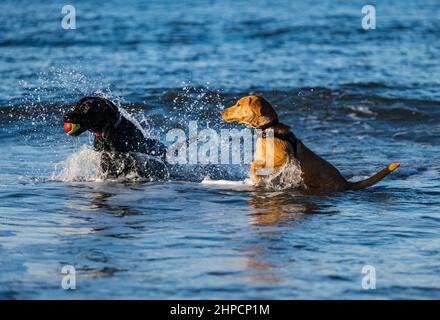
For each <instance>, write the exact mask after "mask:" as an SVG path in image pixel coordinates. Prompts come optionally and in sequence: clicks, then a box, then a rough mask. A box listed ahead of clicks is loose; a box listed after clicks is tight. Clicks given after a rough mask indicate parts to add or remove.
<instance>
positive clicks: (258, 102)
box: [249, 96, 277, 119]
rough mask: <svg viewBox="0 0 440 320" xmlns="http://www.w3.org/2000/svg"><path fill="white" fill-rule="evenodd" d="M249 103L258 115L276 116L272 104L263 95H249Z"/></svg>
mask: <svg viewBox="0 0 440 320" xmlns="http://www.w3.org/2000/svg"><path fill="white" fill-rule="evenodd" d="M249 104H250V105H251V106H252V110H253V111H254V112H255V114H256V115H257V116H259V117H261V116H262V117H268V118H274V119H276V118H277V115H276V113H275V110H274V109H273V107H272V105H271V104H270V103H269V101H267V100H266V99H264V98H263V97H259V96H253V97H250V101H249Z"/></svg>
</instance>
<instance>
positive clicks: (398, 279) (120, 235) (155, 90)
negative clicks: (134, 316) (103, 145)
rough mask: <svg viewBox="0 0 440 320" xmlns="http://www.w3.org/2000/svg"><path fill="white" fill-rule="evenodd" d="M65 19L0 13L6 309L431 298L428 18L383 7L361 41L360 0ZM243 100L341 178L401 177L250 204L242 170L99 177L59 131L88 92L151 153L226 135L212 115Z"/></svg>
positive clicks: (90, 10) (82, 144)
mask: <svg viewBox="0 0 440 320" xmlns="http://www.w3.org/2000/svg"><path fill="white" fill-rule="evenodd" d="M64 4H65V3H61V2H59V3H55V4H54V3H52V2H47V3H46V2H42V3H38V4H37V3H34V2H32V4H26V3H24V2H18V3H17V2H15V1H2V2H1V3H0V50H1V51H0V52H1V55H0V57H1V60H0V74H1V76H2V82H1V84H0V88H1V89H0V102H1V107H0V124H1V127H0V139H1V140H0V141H1V152H0V298H2V299H12V298H38V299H44V298H56V299H58V298H62V299H66V298H88V299H89V298H147V299H167V298H191V299H195V298H201V299H214V298H224V299H230V298H232V299H234V298H245V299H254V298H255V299H271V298H277V299H292V298H331V299H334V298H350V299H355V298H361V299H370V298H371V299H378V298H381V299H382V298H394V299H396V298H430V299H433V298H439V297H440V262H439V261H440V259H439V258H440V236H439V231H438V230H439V227H440V215H439V213H440V212H439V206H440V200H439V199H440V153H439V145H440V140H439V138H440V102H439V101H440V94H439V92H440V90H439V82H440V77H439V76H440V72H439V64H438V61H439V60H438V58H439V53H440V50H439V49H440V42H439V41H438V40H439V39H438V35H439V30H440V20H439V19H438V17H439V16H440V6H439V4H438V2H436V1H422V2H417V4H414V5H411V4H406V3H405V5H403V4H402V3H401V2H399V1H387V4H382V3H381V4H378V5H377V13H378V26H377V29H376V30H374V31H368V32H367V31H364V30H362V29H361V27H360V26H361V24H360V21H361V16H362V15H361V13H360V11H361V8H362V6H363V5H364V4H365V3H364V2H363V1H352V2H350V4H347V3H345V4H344V3H343V2H342V1H324V2H322V1H319V2H318V1H316V2H315V1H309V2H304V1H301V2H300V3H299V2H298V3H295V2H294V1H285V2H280V3H279V4H277V5H274V4H273V3H272V2H271V1H257V2H253V4H252V5H249V4H248V3H246V2H240V1H238V2H237V1H224V2H217V1H212V2H205V1H203V2H197V1H191V3H185V4H183V3H181V2H179V1H165V2H164V1H157V2H156V1H145V2H140V3H139V2H136V3H135V2H134V1H133V2H132V1H107V2H106V3H105V4H103V3H101V2H100V3H98V2H94V1H84V2H78V4H77V14H78V18H77V26H78V29H77V30H68V31H65V30H62V29H61V26H60V21H61V17H62V15H61V7H62V6H63V5H64ZM188 8H191V9H190V10H189V9H188ZM251 92H255V93H259V94H263V95H264V96H266V97H267V98H268V99H269V100H270V101H271V102H272V103H273V104H274V105H275V107H276V109H277V111H278V113H279V115H280V118H281V119H282V121H283V122H284V123H286V124H289V125H291V126H292V127H293V128H294V131H295V134H296V135H297V136H298V137H300V138H301V139H302V140H303V142H304V143H305V144H306V145H308V146H309V147H310V148H311V149H313V150H315V151H316V152H317V153H318V154H320V155H322V156H323V157H324V158H326V159H327V160H329V161H331V162H332V163H333V164H335V165H336V166H337V167H338V168H340V170H341V171H342V173H343V174H344V175H345V176H346V177H347V178H350V179H352V180H357V179H361V178H365V177H367V176H368V175H370V174H372V173H374V172H376V171H377V170H379V169H381V168H382V167H384V166H385V165H388V164H389V163H391V162H394V161H400V162H401V164H402V165H401V168H399V169H398V170H397V171H396V172H395V173H393V174H392V175H390V176H389V177H388V178H386V179H385V180H384V181H382V182H381V183H380V184H378V185H377V186H374V187H372V188H369V189H367V190H363V191H359V192H345V193H337V194H318V195H317V194H307V193H301V192H299V191H297V190H295V189H287V190H286V189H280V188H277V187H276V186H272V188H270V187H269V188H256V187H254V186H253V185H252V184H251V183H250V182H249V179H248V178H249V172H248V166H247V164H243V165H219V166H214V167H213V166H198V167H196V168H194V167H191V166H181V167H174V168H173V169H172V170H173V174H174V175H175V176H177V178H176V179H175V180H172V181H167V182H160V183H158V182H144V181H141V180H139V179H136V178H135V177H125V178H123V179H118V180H115V181H109V180H104V179H102V178H100V177H99V174H98V173H97V168H98V167H99V155H97V154H96V153H95V152H94V151H93V150H91V147H90V145H91V136H89V135H88V134H85V135H83V136H82V137H81V138H79V139H72V138H70V137H68V136H66V135H65V134H64V132H63V130H62V114H63V113H64V112H65V111H66V110H67V109H68V108H70V104H71V103H73V102H74V101H75V100H76V99H78V98H80V97H82V96H84V95H91V94H98V95H103V96H106V97H109V98H111V99H112V100H113V101H115V102H117V103H118V104H119V105H120V106H121V108H123V110H125V112H126V115H129V116H130V117H131V118H132V119H133V120H134V121H136V122H137V123H139V125H140V126H141V127H142V128H143V129H144V130H145V133H146V134H147V135H149V136H152V137H156V138H159V139H161V140H162V141H165V135H166V133H167V132H168V130H170V129H172V128H176V127H179V128H183V129H184V130H186V128H187V125H188V122H189V121H190V120H197V121H198V122H197V123H198V126H199V127H200V129H203V128H206V127H210V128H213V129H215V130H219V129H221V128H235V127H238V126H234V125H226V124H223V123H222V122H221V120H220V118H219V111H220V110H221V109H222V108H224V106H225V105H230V104H231V102H232V101H233V100H234V99H236V98H238V97H240V96H242V95H245V94H248V93H251ZM240 128H241V127H240ZM293 173H295V172H293ZM289 174H290V175H291V176H292V175H293V176H295V177H292V178H295V179H296V178H297V175H296V174H292V172H288V173H287V175H286V176H289ZM65 265H72V266H74V267H75V268H76V271H77V280H76V286H77V289H76V290H69V291H67V290H63V289H62V288H61V280H62V277H63V274H61V269H62V267H63V266H65ZM365 265H371V266H374V267H375V268H376V278H377V279H376V289H375V290H364V289H363V288H362V278H363V276H364V274H362V268H363V267H364V266H365Z"/></svg>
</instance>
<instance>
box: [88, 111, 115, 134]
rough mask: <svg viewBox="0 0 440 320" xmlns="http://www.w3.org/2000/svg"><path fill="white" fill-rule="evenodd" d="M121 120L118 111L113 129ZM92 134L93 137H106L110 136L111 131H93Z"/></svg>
mask: <svg viewBox="0 0 440 320" xmlns="http://www.w3.org/2000/svg"><path fill="white" fill-rule="evenodd" d="M121 122H122V116H121V114H120V113H119V114H118V119H117V120H116V122H115V124H114V125H113V129H116V128H117V127H119V125H120V124H121ZM93 135H94V136H95V137H100V138H107V137H108V136H110V135H111V132H110V131H104V132H95V131H94V132H93Z"/></svg>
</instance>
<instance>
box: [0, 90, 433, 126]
mask: <svg viewBox="0 0 440 320" xmlns="http://www.w3.org/2000/svg"><path fill="white" fill-rule="evenodd" d="M386 88H388V86H387V85H385V84H381V83H360V84H359V83H348V84H344V85H342V86H340V87H339V88H336V89H334V88H325V87H314V88H312V87H304V88H298V89H291V90H277V89H273V90H264V89H258V88H256V89H253V90H250V91H247V92H225V91H220V90H211V89H209V88H206V87H192V86H185V87H183V88H172V89H161V90H154V91H152V92H151V96H149V98H148V100H147V102H145V101H142V102H137V101H135V102H131V103H124V102H121V103H119V105H120V106H121V107H122V108H123V109H124V110H127V112H128V113H135V114H138V113H141V112H144V113H146V114H150V115H151V114H156V115H158V117H157V118H158V119H159V118H161V116H162V118H169V117H168V116H169V115H171V114H173V113H175V114H177V115H178V116H177V117H176V118H184V119H186V118H187V117H192V118H196V119H206V120H216V119H218V112H219V111H220V110H221V109H223V108H224V107H225V106H229V105H231V104H232V103H233V101H235V100H236V99H238V98H239V97H241V96H244V95H248V94H259V95H263V96H265V97H267V98H268V99H269V101H271V102H272V104H273V105H274V106H275V107H276V108H277V110H280V111H286V112H290V113H300V114H301V113H309V112H311V111H313V112H320V111H322V112H325V113H327V114H328V113H333V114H334V115H335V116H337V115H340V114H342V115H344V114H345V115H347V114H352V113H355V114H359V115H365V116H375V117H378V118H380V119H382V120H387V119H388V120H393V121H399V120H400V121H408V120H409V121H411V120H413V121H418V120H425V121H432V120H440V101H436V100H424V99H410V98H402V97H387V96H383V95H379V94H374V93H370V92H367V93H360V92H359V91H362V90H363V91H365V90H366V89H374V90H375V89H386ZM367 91H368V90H367ZM83 95H84V94H83ZM83 95H77V96H76V97H73V98H72V99H71V102H70V101H69V102H68V103H65V102H61V103H60V102H57V101H47V102H44V101H41V102H40V101H38V102H34V101H30V100H29V98H27V99H26V100H25V101H21V102H15V103H14V104H12V105H8V106H0V122H1V123H11V122H14V121H20V120H23V119H41V118H44V117H51V116H55V117H60V116H61V115H62V114H63V113H64V112H65V111H66V110H68V109H69V108H71V107H72V106H73V104H74V103H75V101H76V99H80V98H81V97H82V96H83ZM107 97H108V96H107ZM108 98H110V99H111V97H108ZM39 99H40V100H41V98H40V97H39ZM176 109H178V110H176ZM48 125H55V123H53V122H52V123H48Z"/></svg>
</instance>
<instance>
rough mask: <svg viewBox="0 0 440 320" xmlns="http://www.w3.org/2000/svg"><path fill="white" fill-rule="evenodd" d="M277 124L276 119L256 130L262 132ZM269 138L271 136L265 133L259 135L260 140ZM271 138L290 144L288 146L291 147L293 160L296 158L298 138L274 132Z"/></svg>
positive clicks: (291, 134) (290, 134)
mask: <svg viewBox="0 0 440 320" xmlns="http://www.w3.org/2000/svg"><path fill="white" fill-rule="evenodd" d="M277 124H279V121H278V119H277V120H274V121H271V122H268V123H266V124H264V125H262V126H260V127H258V128H257V129H260V130H263V131H264V130H266V129H269V128H271V127H273V126H275V125H277ZM271 136H272V135H268V134H267V133H266V132H262V133H261V137H262V138H267V137H271ZM273 137H275V138H277V139H280V140H283V141H286V142H288V143H290V145H291V146H292V149H293V155H294V156H295V158H297V151H296V149H297V147H298V138H297V137H296V136H295V134H294V133H293V132H290V133H289V134H281V133H277V132H274V134H273Z"/></svg>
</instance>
